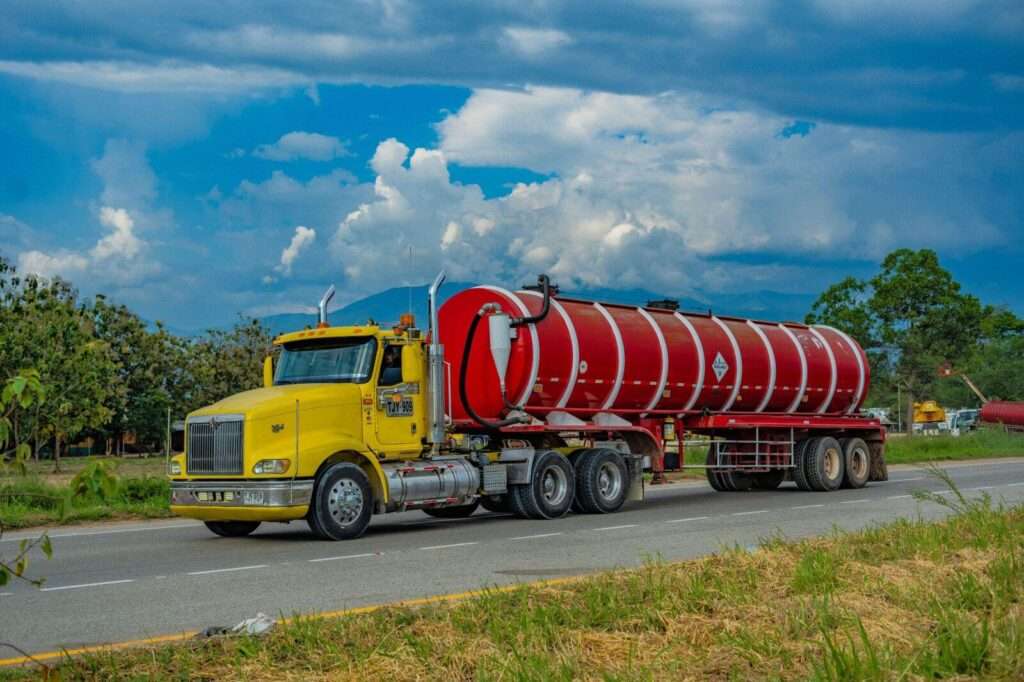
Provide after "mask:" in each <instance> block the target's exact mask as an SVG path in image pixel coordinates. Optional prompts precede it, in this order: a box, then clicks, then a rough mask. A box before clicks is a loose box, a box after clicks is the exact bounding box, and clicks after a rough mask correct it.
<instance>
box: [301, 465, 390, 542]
mask: <svg viewBox="0 0 1024 682" xmlns="http://www.w3.org/2000/svg"><path fill="white" fill-rule="evenodd" d="M372 515H373V491H372V490H371V489H370V481H369V479H367V478H366V474H365V473H364V472H363V470H362V469H360V468H359V467H358V466H357V465H355V464H351V463H349V462H339V463H338V464H334V465H332V466H331V467H329V468H328V469H327V470H326V471H324V472H323V473H322V474H320V477H319V478H318V479H317V482H316V485H315V486H314V487H313V501H312V503H311V504H310V505H309V513H308V514H307V515H306V521H307V522H308V523H309V527H310V529H311V530H312V531H313V532H314V533H315V534H316V535H317V536H318V537H320V538H322V539H324V540H351V539H353V538H357V537H359V536H360V535H362V534H363V533H364V532H366V528H367V526H369V525H370V516H372Z"/></svg>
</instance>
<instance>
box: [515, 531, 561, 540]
mask: <svg viewBox="0 0 1024 682" xmlns="http://www.w3.org/2000/svg"><path fill="white" fill-rule="evenodd" d="M556 535H561V533H540V534H538V535H520V536H519V537H517V538H509V540H536V539H537V538H553V537H555V536H556Z"/></svg>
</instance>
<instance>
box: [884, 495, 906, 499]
mask: <svg viewBox="0 0 1024 682" xmlns="http://www.w3.org/2000/svg"><path fill="white" fill-rule="evenodd" d="M908 497H913V495H890V496H889V497H887V498H885V499H887V500H905V499H907V498H908Z"/></svg>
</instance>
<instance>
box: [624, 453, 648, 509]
mask: <svg viewBox="0 0 1024 682" xmlns="http://www.w3.org/2000/svg"><path fill="white" fill-rule="evenodd" d="M625 459H626V468H627V469H629V491H628V492H627V493H626V501H627V502H643V500H644V458H643V455H629V456H627V457H626V458H625Z"/></svg>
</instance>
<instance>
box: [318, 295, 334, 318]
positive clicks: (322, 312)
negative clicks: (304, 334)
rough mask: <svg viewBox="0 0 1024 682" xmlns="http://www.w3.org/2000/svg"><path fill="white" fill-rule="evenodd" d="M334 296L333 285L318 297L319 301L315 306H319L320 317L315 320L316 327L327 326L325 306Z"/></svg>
mask: <svg viewBox="0 0 1024 682" xmlns="http://www.w3.org/2000/svg"><path fill="white" fill-rule="evenodd" d="M333 298H334V285H333V284H332V285H331V287H330V288H329V289H328V290H327V291H325V292H324V295H323V297H321V299H320V303H319V304H317V307H318V308H320V319H319V320H318V321H317V327H327V326H328V324H327V306H328V305H329V304H330V302H331V299H333Z"/></svg>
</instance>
